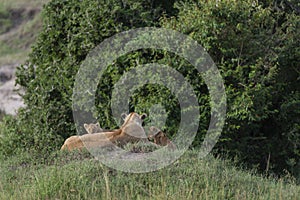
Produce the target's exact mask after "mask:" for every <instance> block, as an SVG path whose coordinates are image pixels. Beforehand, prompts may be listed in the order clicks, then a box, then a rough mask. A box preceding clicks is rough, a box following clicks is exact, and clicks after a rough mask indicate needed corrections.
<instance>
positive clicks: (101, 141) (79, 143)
mask: <svg viewBox="0 0 300 200" xmlns="http://www.w3.org/2000/svg"><path fill="white" fill-rule="evenodd" d="M145 116H146V115H144V114H143V115H141V116H140V115H138V114H137V113H130V114H129V115H126V117H124V123H123V125H122V126H121V127H120V129H116V130H113V131H109V132H100V133H93V134H85V135H82V136H71V137H69V138H68V139H66V141H65V142H64V145H63V146H62V147H61V150H69V151H71V150H74V149H78V150H81V149H83V148H85V146H87V147H88V148H90V147H92V148H93V147H106V146H113V145H115V144H119V145H125V144H127V143H128V142H138V141H148V139H147V138H146V137H145V132H144V129H143V127H142V122H143V119H144V118H145Z"/></svg>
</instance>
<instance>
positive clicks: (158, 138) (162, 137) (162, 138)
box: [148, 126, 177, 150]
mask: <svg viewBox="0 0 300 200" xmlns="http://www.w3.org/2000/svg"><path fill="white" fill-rule="evenodd" d="M150 133H151V134H150V135H149V136H148V139H149V140H153V142H154V143H155V144H157V145H160V146H167V147H168V148H170V149H173V150H174V149H177V147H176V145H175V144H174V143H173V142H172V141H171V140H170V139H169V138H168V137H167V136H166V134H165V133H164V132H162V131H161V130H160V129H159V128H157V127H155V126H151V127H150Z"/></svg>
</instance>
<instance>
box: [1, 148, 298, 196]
mask: <svg viewBox="0 0 300 200" xmlns="http://www.w3.org/2000/svg"><path fill="white" fill-rule="evenodd" d="M0 171H1V174H2V176H1V177H0V199H23V200H26V199H247V200H248V199H255V200H256V199H295V200H296V199H299V197H298V194H300V186H297V185H296V184H294V183H293V181H292V179H289V178H284V179H272V178H265V177H262V176H260V175H255V173H254V172H249V171H244V170H241V169H238V168H236V167H234V166H233V165H231V164H230V162H229V161H226V160H221V159H215V158H212V157H207V158H205V159H203V160H200V159H198V158H197V152H196V151H188V152H186V153H185V154H184V155H183V156H182V157H181V158H180V159H179V160H177V161H175V162H174V163H173V164H172V165H171V166H169V167H167V168H164V169H162V170H159V171H156V172H150V173H144V174H130V173H124V172H120V171H116V170H114V169H110V168H108V167H105V166H103V165H102V164H101V163H100V162H98V161H96V160H94V159H93V158H92V157H90V156H89V154H88V153H86V152H85V153H78V152H74V153H64V152H62V153H61V152H57V153H54V154H53V155H52V156H51V158H48V159H47V162H41V161H38V162H37V161H36V160H35V161H33V160H32V158H31V157H30V155H28V154H24V155H23V156H16V157H14V158H12V159H9V160H6V161H5V162H2V163H1V167H0Z"/></svg>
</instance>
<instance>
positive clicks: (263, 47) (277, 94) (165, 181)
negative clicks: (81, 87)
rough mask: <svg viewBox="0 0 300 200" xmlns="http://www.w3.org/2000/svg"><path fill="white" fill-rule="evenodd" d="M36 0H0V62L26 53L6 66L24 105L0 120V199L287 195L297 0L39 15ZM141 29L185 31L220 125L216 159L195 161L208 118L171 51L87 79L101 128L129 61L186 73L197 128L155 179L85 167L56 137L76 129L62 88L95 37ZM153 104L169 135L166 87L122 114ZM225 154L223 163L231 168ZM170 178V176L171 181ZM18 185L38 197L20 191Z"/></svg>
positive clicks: (62, 8)
mask: <svg viewBox="0 0 300 200" xmlns="http://www.w3.org/2000/svg"><path fill="white" fill-rule="evenodd" d="M44 3H45V2H38V1H26V2H25V1H21V0H20V1H19V2H17V1H15V2H14V3H13V2H10V1H4V2H3V4H1V6H0V24H1V28H0V33H1V38H0V39H1V47H0V55H1V57H0V61H1V62H2V63H5V62H13V61H15V60H18V61H21V62H23V61H24V59H25V58H27V53H28V52H30V54H29V57H28V59H27V60H26V62H25V61H24V65H21V66H19V67H18V69H17V72H16V76H17V80H16V81H17V83H18V84H19V85H20V86H22V88H24V89H25V91H26V93H25V94H24V96H23V100H24V103H25V105H26V108H23V109H20V110H19V112H18V115H17V116H16V117H12V116H5V117H4V118H3V119H2V122H1V124H0V136H1V138H0V159H1V165H2V166H1V168H0V169H1V172H2V171H3V172H4V173H5V175H4V176H3V178H1V179H0V180H1V185H0V188H1V189H2V190H3V193H1V195H4V196H3V198H4V199H5V198H8V197H21V196H22V195H24V194H25V193H26V194H28V196H27V198H28V199H30V198H37V199H39V198H41V199H45V198H51V199H54V198H59V199H64V198H70V199H72V198H88V195H89V194H94V195H95V197H94V198H96V197H97V196H99V195H101V197H103V198H122V196H119V195H120V194H126V195H125V196H126V197H127V198H128V199H130V197H131V196H133V198H136V199H138V198H155V199H161V198H164V197H165V196H169V198H170V199H172V198H174V199H175V198H176V197H182V198H183V197H188V198H189V199H195V198H200V197H201V198H208V199H210V198H215V199H218V198H225V199H230V198H232V199H249V198H250V199H251V198H252V199H264V198H271V199H273V198H275V199H276V198H282V199H287V198H288V199H290V198H294V199H297V194H299V186H296V185H295V183H297V182H298V183H299V180H300V151H299V149H300V109H299V108H300V91H299V89H300V87H299V86H300V84H299V81H300V66H299V63H300V62H299V58H300V47H299V44H300V39H299V35H300V34H299V32H300V3H299V2H298V1H296V0H289V1H288V0H261V1H260V0H258V1H253V0H245V1H241V0H221V1H204V0H197V1H196V0H184V1H176V0H173V1H156V0H152V1H149V0H142V1H133V0H127V1H120V0H110V1H96V0H91V1H78V0H66V1H61V0H51V1H49V2H47V3H46V4H45V5H44V6H43V11H42V14H41V15H39V14H38V13H40V12H39V11H40V10H41V8H42V5H43V4H44ZM16 19H17V20H16ZM41 20H42V22H41ZM25 22H29V23H25ZM145 26H156V27H164V28H170V29H173V30H177V31H180V32H182V33H184V34H186V35H189V36H190V37H192V38H193V39H194V40H196V41H198V42H199V43H200V44H201V45H202V46H203V47H204V48H205V49H206V50H207V51H208V52H209V54H210V55H211V57H212V58H213V60H214V61H215V63H216V64H217V66H218V69H219V70H220V72H221V74H222V76H223V79H224V80H225V87H226V94H227V104H228V108H227V109H228V112H227V118H226V125H225V127H224V130H223V132H222V137H221V138H220V140H219V141H218V144H217V146H216V147H215V148H214V152H213V155H215V156H216V157H218V159H215V158H212V157H209V158H207V159H205V160H202V161H201V160H198V159H195V157H196V156H195V153H194V152H195V151H197V148H199V147H200V145H201V141H202V139H203V136H204V134H205V133H206V130H207V127H208V123H209V119H210V105H209V94H208V90H207V87H206V85H205V83H204V81H203V80H202V78H201V74H199V73H195V70H194V69H193V67H192V66H190V65H189V63H187V62H186V61H185V60H183V59H181V58H179V57H178V56H176V55H173V54H171V53H169V52H165V51H158V50H153V49H143V50H139V51H136V52H133V53H130V54H127V55H125V56H122V57H120V58H119V59H118V60H116V62H115V64H114V65H112V66H110V67H109V68H108V70H107V71H106V72H105V77H106V78H105V79H103V80H101V82H100V83H99V85H98V89H97V93H96V97H95V99H96V107H97V111H96V112H95V113H93V117H95V118H96V119H97V120H98V121H99V122H100V124H101V125H102V126H103V127H109V128H115V127H116V124H115V122H114V120H113V118H112V116H111V111H110V99H111V92H112V89H113V85H114V84H115V83H116V82H117V81H118V79H119V78H120V77H121V76H122V74H123V73H124V72H126V71H128V70H130V69H133V68H134V67H136V64H137V63H139V64H145V63H149V62H157V63H161V64H166V65H169V66H172V67H174V68H175V69H176V70H178V71H179V72H180V73H182V74H183V75H184V76H185V77H187V79H188V80H189V81H190V83H191V84H192V86H193V87H194V90H195V91H196V93H197V95H198V101H199V103H200V106H199V111H200V113H201V116H200V120H199V121H200V122H199V127H200V128H199V130H198V132H197V135H196V139H195V141H194V143H193V145H192V147H191V149H193V150H191V151H190V152H188V153H187V154H186V155H185V156H184V157H183V158H182V159H181V160H180V161H178V162H176V163H174V164H173V165H172V166H171V167H170V168H169V169H168V170H166V171H164V172H157V173H151V175H153V174H155V176H154V178H151V175H150V174H144V175H132V176H131V175H130V176H129V177H127V175H126V174H124V173H121V172H115V171H113V170H111V169H108V168H105V167H103V166H101V165H99V163H98V164H95V163H94V162H93V161H91V159H90V157H89V156H88V155H81V154H80V153H77V154H76V153H75V155H73V154H67V155H65V154H62V153H58V150H59V148H60V146H61V145H62V143H63V141H64V139H66V138H67V137H69V136H71V135H75V134H76V131H75V130H76V129H75V125H74V121H73V115H72V91H73V84H74V77H75V75H76V72H77V70H78V69H79V66H80V64H81V62H82V61H83V60H84V59H85V57H86V55H87V54H88V52H89V51H90V50H91V49H93V48H94V47H96V46H97V45H98V44H100V43H101V42H102V41H103V40H104V39H105V38H109V37H110V36H113V35H114V34H116V33H119V32H122V31H125V30H129V29H132V28H138V27H145ZM37 30H41V32H38V31H37ZM33 41H34V45H33V46H31V49H30V48H29V46H30V45H31V43H32V42H33ZM157 96H158V97H160V98H156V97H157ZM87 98H88V96H87ZM157 103H160V104H161V105H164V107H165V109H166V112H167V114H168V119H167V122H168V123H167V124H166V125H165V127H164V130H165V131H166V132H167V133H168V135H169V136H173V135H172V133H176V131H177V129H178V122H179V119H180V115H179V111H180V110H179V109H180V108H178V102H177V100H176V98H175V97H174V96H173V95H172V93H171V92H170V91H169V90H167V89H166V88H163V87H158V86H155V85H146V86H145V87H143V88H141V89H140V90H139V91H137V92H136V93H135V95H134V96H133V97H132V98H131V102H130V110H131V111H133V110H135V111H137V112H148V113H149V110H147V109H146V108H149V107H150V106H151V105H154V104H157ZM87 115H88V112H87ZM88 117H89V116H87V118H88ZM158 117H159V116H158ZM25 152H26V153H25ZM220 156H221V157H222V158H223V159H220V158H219V157H220ZM224 158H228V159H230V160H231V164H228V163H227V161H226V159H225V160H224ZM69 159H70V160H72V159H73V160H74V161H69ZM82 160H84V162H82ZM87 160H88V161H87ZM85 162H87V163H89V164H87V163H85ZM232 165H236V166H243V167H242V168H246V169H252V170H254V171H255V173H260V174H263V175H267V176H271V177H276V178H279V177H285V178H281V179H279V180H275V179H274V178H272V179H267V178H266V179H263V178H261V177H259V175H253V174H251V173H252V172H244V171H237V170H236V168H235V167H234V166H232ZM33 166H36V167H33ZM99 166H100V168H99ZM207 166H212V167H207ZM79 168H80V169H79ZM172 170H174V171H172ZM95 171H97V173H98V174H94V173H93V172H95ZM254 171H253V172H254ZM193 173H196V174H195V175H193ZM171 174H172V175H175V176H176V177H177V178H175V179H172V178H170V177H172V176H171ZM182 174H184V175H186V176H183V175H182ZM212 174H215V175H212ZM181 176H183V177H182V179H181V178H180V177H181ZM178 177H179V178H178ZM287 177H288V178H287ZM178 180H182V182H180V183H178ZM126 183H129V184H126ZM261 183H263V184H261ZM136 188H139V189H136ZM179 188H184V189H179ZM195 188H200V189H199V190H196V189H195ZM161 190H162V191H161ZM8 191H9V192H8ZM24 191H26V192H24ZM28 191H34V192H33V194H35V195H37V196H30V194H31V193H28ZM66 191H68V193H64V192H66ZM178 191H182V193H181V192H179V193H178ZM6 195H7V196H6Z"/></svg>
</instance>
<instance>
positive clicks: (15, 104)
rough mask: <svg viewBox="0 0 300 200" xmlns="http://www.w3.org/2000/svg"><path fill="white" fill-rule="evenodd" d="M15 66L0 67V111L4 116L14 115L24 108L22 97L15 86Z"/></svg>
mask: <svg viewBox="0 0 300 200" xmlns="http://www.w3.org/2000/svg"><path fill="white" fill-rule="evenodd" d="M16 66H17V65H6V66H2V67H0V110H2V111H4V112H5V113H6V114H10V115H16V114H17V110H18V109H19V108H20V107H24V103H23V100H22V97H21V96H20V95H19V94H18V92H22V91H17V90H18V89H19V88H18V87H17V86H15V79H16V77H15V70H16Z"/></svg>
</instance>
